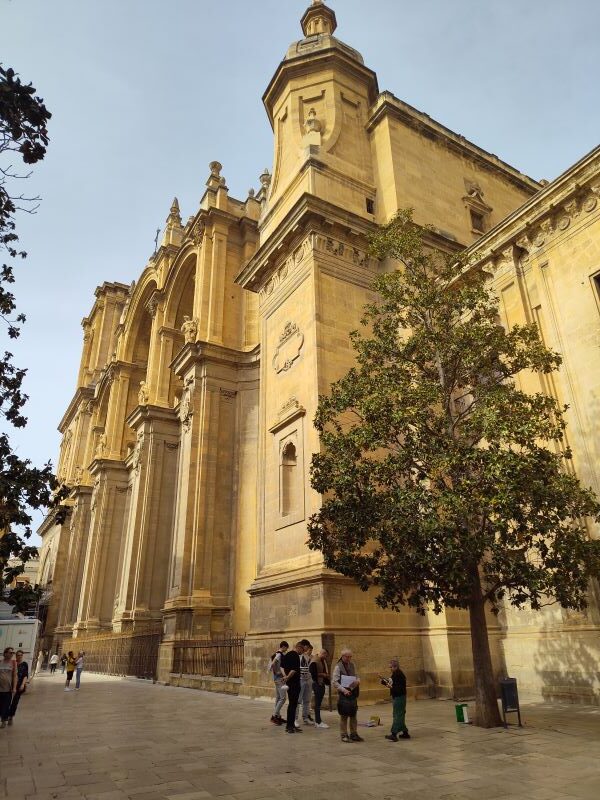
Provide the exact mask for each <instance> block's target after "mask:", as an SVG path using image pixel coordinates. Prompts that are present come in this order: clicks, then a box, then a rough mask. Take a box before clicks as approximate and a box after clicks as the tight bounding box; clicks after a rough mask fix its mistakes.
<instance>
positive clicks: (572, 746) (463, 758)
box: [0, 673, 600, 800]
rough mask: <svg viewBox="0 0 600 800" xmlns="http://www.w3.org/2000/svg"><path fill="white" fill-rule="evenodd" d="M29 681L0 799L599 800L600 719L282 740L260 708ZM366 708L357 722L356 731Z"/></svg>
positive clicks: (438, 708) (158, 692) (135, 684)
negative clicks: (393, 736)
mask: <svg viewBox="0 0 600 800" xmlns="http://www.w3.org/2000/svg"><path fill="white" fill-rule="evenodd" d="M83 678H84V680H83V682H82V688H81V690H80V691H79V692H75V691H73V692H64V691H63V682H62V679H61V676H60V675H54V676H50V675H45V674H42V675H40V676H38V677H37V678H36V679H35V680H34V681H33V683H32V685H31V688H30V690H29V691H28V692H27V694H26V695H25V696H24V697H23V699H22V700H21V704H20V707H19V714H18V716H17V717H16V719H15V724H14V725H13V726H12V727H11V728H6V729H4V730H2V731H0V799H2V798H10V800H210V799H211V798H218V800H283V799H284V798H285V800H307V798H310V800H338V798H339V800H370V799H371V798H372V799H373V800H396V798H401V800H476V799H477V800H481V799H483V800H495V798H510V800H524V799H525V798H527V800H573V798H578V799H579V800H592V799H593V800H599V798H600V708H597V707H588V706H567V705H555V706H547V705H541V704H540V705H526V706H524V707H523V719H524V722H525V727H524V728H522V729H519V728H516V727H510V728H509V729H508V730H504V729H503V728H499V729H494V730H487V731H486V730H480V729H479V728H474V727H473V726H468V725H458V724H457V723H456V721H455V717H454V705H453V703H451V702H442V701H435V700H427V701H420V702H413V703H409V707H408V715H407V724H408V725H409V728H410V731H411V735H412V737H413V738H412V739H411V740H410V741H399V742H397V743H393V742H388V741H386V740H385V739H384V738H383V736H384V734H385V733H387V730H388V726H389V723H390V720H391V706H390V705H389V704H386V705H377V707H376V709H375V710H376V713H377V714H378V715H379V716H381V718H382V722H383V723H384V725H383V727H379V728H363V727H361V728H360V729H359V730H360V733H361V735H362V736H364V738H365V742H364V743H362V744H343V743H342V742H341V741H340V737H339V734H338V727H337V719H338V718H337V714H336V713H335V712H333V713H330V712H325V713H324V715H323V716H324V720H325V721H326V722H327V723H329V724H330V726H331V727H330V729H329V730H316V729H314V728H304V732H303V733H302V735H298V736H289V735H288V734H286V733H285V732H284V729H283V728H278V727H276V726H274V725H272V724H271V723H270V722H269V717H270V714H271V705H270V704H268V703H266V702H263V701H260V700H248V699H245V698H238V697H232V696H230V695H218V694H212V693H207V692H201V691H196V690H192V689H179V688H175V687H169V686H159V685H152V684H150V683H147V682H144V681H132V680H122V679H119V678H110V677H107V676H102V675H93V674H90V673H84V676H83ZM373 710H374V709H373V707H371V708H369V707H364V708H363V709H362V710H361V711H360V712H359V720H360V718H361V716H362V718H363V719H364V720H366V719H367V718H368V717H369V716H370V714H371V713H372V712H373Z"/></svg>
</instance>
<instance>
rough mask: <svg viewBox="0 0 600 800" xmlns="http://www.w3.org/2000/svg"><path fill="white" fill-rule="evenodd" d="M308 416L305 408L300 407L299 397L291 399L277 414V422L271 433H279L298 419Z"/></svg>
mask: <svg viewBox="0 0 600 800" xmlns="http://www.w3.org/2000/svg"><path fill="white" fill-rule="evenodd" d="M305 414H306V409H305V408H304V406H302V405H300V403H299V402H298V398H297V397H290V399H289V400H287V401H286V402H285V403H284V404H283V405H282V406H281V408H280V409H279V411H278V412H277V420H276V422H274V423H273V425H271V427H270V428H269V433H277V431H279V430H281V429H282V428H285V427H286V426H287V425H289V424H290V422H293V421H294V420H295V419H297V418H298V417H303V416H304V415H305Z"/></svg>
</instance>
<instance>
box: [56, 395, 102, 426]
mask: <svg viewBox="0 0 600 800" xmlns="http://www.w3.org/2000/svg"><path fill="white" fill-rule="evenodd" d="M93 397H94V388H93V387H92V386H80V387H79V388H78V389H77V390H76V392H75V394H74V395H73V399H72V400H71V402H70V403H69V405H68V406H67V410H66V411H65V413H64V415H63V417H62V419H61V421H60V422H59V423H58V430H59V432H60V433H65V431H66V430H67V428H68V427H69V425H70V424H71V422H72V421H73V419H74V417H75V416H76V415H77V414H78V413H79V412H81V411H85V408H86V407H87V405H88V403H89V402H90V401H91V400H92V398H93Z"/></svg>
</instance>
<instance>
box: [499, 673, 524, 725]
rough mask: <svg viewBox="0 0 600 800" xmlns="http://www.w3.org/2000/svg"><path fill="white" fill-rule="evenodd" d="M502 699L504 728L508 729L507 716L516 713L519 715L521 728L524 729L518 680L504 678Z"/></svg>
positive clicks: (501, 684) (501, 685)
mask: <svg viewBox="0 0 600 800" xmlns="http://www.w3.org/2000/svg"><path fill="white" fill-rule="evenodd" d="M500 697H501V698H502V717H503V718H504V727H505V728H506V727H508V725H507V722H506V715H507V714H511V713H515V714H517V715H518V719H519V728H522V727H523V725H522V724H521V709H520V707H519V691H518V689H517V679H516V678H504V679H503V680H501V681H500Z"/></svg>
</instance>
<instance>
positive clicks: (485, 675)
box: [469, 576, 502, 728]
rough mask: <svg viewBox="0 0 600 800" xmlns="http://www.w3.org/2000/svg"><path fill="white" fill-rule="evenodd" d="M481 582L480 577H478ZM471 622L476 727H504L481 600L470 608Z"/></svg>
mask: <svg viewBox="0 0 600 800" xmlns="http://www.w3.org/2000/svg"><path fill="white" fill-rule="evenodd" d="M477 579H478V581H479V576H478V578H477ZM469 617H470V621H471V648H472V651H473V672H474V679H475V703H476V712H475V725H478V726H479V727H480V728H494V727H496V726H497V725H502V720H501V718H500V712H499V710H498V700H497V691H496V681H495V679H494V671H493V669H492V656H491V653H490V642H489V639H488V630H487V620H486V618H485V601H484V600H483V599H482V598H480V599H478V600H474V601H473V602H472V603H471V605H470V606H469Z"/></svg>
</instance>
